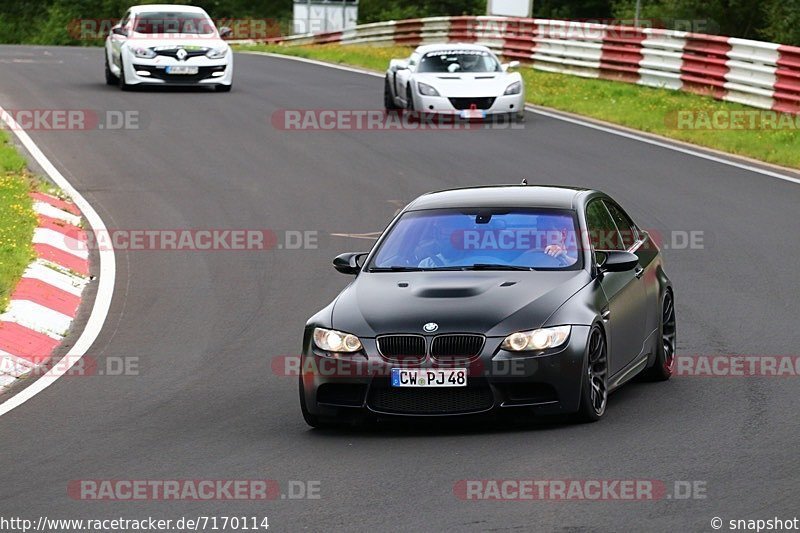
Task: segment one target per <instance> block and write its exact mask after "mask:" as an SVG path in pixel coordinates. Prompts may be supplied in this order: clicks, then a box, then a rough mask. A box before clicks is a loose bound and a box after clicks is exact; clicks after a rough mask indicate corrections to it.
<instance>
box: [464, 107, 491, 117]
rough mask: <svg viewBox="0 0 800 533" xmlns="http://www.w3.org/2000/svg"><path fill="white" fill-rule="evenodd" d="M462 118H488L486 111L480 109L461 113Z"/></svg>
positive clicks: (465, 110) (466, 110)
mask: <svg viewBox="0 0 800 533" xmlns="http://www.w3.org/2000/svg"><path fill="white" fill-rule="evenodd" d="M461 118H486V111H482V110H480V109H464V110H462V111H461Z"/></svg>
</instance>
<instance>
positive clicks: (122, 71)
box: [117, 57, 131, 91]
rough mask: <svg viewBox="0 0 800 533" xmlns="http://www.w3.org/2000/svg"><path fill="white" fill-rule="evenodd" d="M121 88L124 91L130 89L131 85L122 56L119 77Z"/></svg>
mask: <svg viewBox="0 0 800 533" xmlns="http://www.w3.org/2000/svg"><path fill="white" fill-rule="evenodd" d="M117 82H118V84H119V88H120V89H122V90H123V91H130V90H131V86H130V85H128V82H127V81H126V80H125V63H123V62H122V57H120V58H119V78H117Z"/></svg>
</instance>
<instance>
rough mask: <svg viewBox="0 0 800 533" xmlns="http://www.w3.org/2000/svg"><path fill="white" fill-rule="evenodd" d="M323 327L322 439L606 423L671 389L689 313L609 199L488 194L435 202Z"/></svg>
mask: <svg viewBox="0 0 800 533" xmlns="http://www.w3.org/2000/svg"><path fill="white" fill-rule="evenodd" d="M333 263H334V266H335V268H336V270H338V271H339V272H342V273H344V274H348V275H352V276H355V279H354V280H353V282H352V283H351V284H350V285H348V286H347V287H346V288H345V289H344V290H343V291H342V292H341V293H340V294H339V296H338V297H337V298H336V299H335V300H334V301H333V302H331V303H330V304H329V305H328V306H327V307H325V308H324V309H323V310H321V311H320V312H318V313H317V314H316V315H314V316H313V317H312V318H311V319H309V321H308V323H307V324H306V328H305V335H304V339H303V352H302V362H301V369H302V373H301V376H300V403H301V408H302V412H303V416H304V418H305V420H306V422H308V424H310V425H311V426H314V427H321V426H327V425H332V424H336V423H340V422H344V421H351V420H363V419H364V418H365V417H366V418H370V417H379V418H380V417H391V416H425V417H433V416H454V415H456V416H457V415H471V414H477V413H485V412H489V411H508V410H512V409H513V410H517V412H520V413H522V412H527V413H530V414H531V415H548V414H576V415H577V416H578V417H579V418H580V419H583V420H585V421H596V420H599V419H600V418H602V417H603V415H604V414H605V412H606V406H607V403H608V395H609V393H610V392H612V391H613V390H614V389H616V388H618V387H620V386H621V385H623V384H624V383H625V382H627V381H629V380H631V379H632V378H634V377H636V376H638V375H644V376H645V377H647V378H649V379H652V380H667V379H669V378H670V376H671V375H672V372H673V369H674V363H675V330H676V321H675V306H674V295H673V289H672V284H671V282H670V280H669V278H668V277H667V275H666V273H665V272H664V268H663V261H662V257H661V253H660V250H659V248H658V246H657V244H656V243H655V242H654V239H653V238H652V237H651V235H650V234H649V233H648V232H647V231H644V230H642V229H641V228H640V227H639V226H638V225H637V224H636V223H635V222H634V221H633V220H632V219H631V218H630V217H629V216H628V215H627V214H626V213H625V211H624V210H623V209H622V207H621V206H620V205H619V204H618V203H617V202H615V201H614V200H613V199H611V198H610V197H609V196H607V195H606V194H604V193H602V192H599V191H594V190H588V189H579V188H568V187H553V186H528V185H526V184H523V185H518V186H488V187H473V188H465V189H454V190H448V191H441V192H434V193H429V194H425V195H423V196H421V197H419V198H417V199H416V200H414V201H413V202H412V203H411V204H409V205H408V206H407V207H406V208H405V209H403V210H402V211H401V212H400V213H399V214H398V215H397V217H396V218H395V219H394V220H393V221H392V222H391V223H390V225H389V226H388V228H387V229H386V231H385V232H384V233H383V235H382V236H381V237H380V239H379V240H378V241H377V243H376V244H375V246H374V248H373V249H372V251H370V252H368V253H346V254H342V255H340V256H338V257H337V258H336V259H335V260H334V262H333Z"/></svg>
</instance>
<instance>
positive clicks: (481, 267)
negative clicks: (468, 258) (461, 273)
mask: <svg viewBox="0 0 800 533" xmlns="http://www.w3.org/2000/svg"><path fill="white" fill-rule="evenodd" d="M461 269H462V270H519V271H523V272H530V271H532V270H536V269H535V268H533V267H526V266H517V265H500V264H492V263H476V264H474V265H470V266H464V267H461Z"/></svg>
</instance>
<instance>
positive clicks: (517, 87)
mask: <svg viewBox="0 0 800 533" xmlns="http://www.w3.org/2000/svg"><path fill="white" fill-rule="evenodd" d="M521 92H522V83H521V82H519V81H515V82H514V83H512V84H511V85H509V86H508V89H506V92H505V93H503V95H504V96H509V95H512V94H519V93H521Z"/></svg>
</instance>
